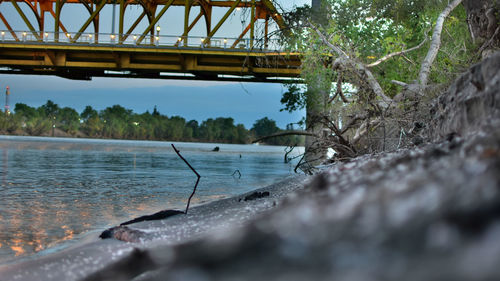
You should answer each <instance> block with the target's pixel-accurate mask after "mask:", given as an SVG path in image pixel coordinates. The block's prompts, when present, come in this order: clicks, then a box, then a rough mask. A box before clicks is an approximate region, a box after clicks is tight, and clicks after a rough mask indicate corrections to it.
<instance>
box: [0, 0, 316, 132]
mask: <svg viewBox="0 0 500 281" xmlns="http://www.w3.org/2000/svg"><path fill="white" fill-rule="evenodd" d="M278 2H279V4H280V5H281V6H282V7H283V8H284V9H285V10H290V9H292V8H293V6H295V5H296V6H301V5H303V4H309V5H310V0H280V1H278ZM9 5H10V6H9ZM67 6H68V7H67V8H66V7H65V8H63V11H62V20H61V21H62V22H63V23H65V25H66V28H68V29H69V30H70V31H71V30H74V31H77V30H78V27H79V26H81V23H80V22H78V20H79V17H81V20H82V21H84V20H85V17H83V16H79V15H81V13H82V11H81V10H78V9H77V7H78V6H76V5H73V6H70V5H67ZM78 8H80V7H78ZM9 9H12V6H11V4H10V3H4V4H0V12H2V14H4V15H6V17H9V16H10V18H8V19H7V20H8V21H9V23H10V24H11V25H12V26H13V28H14V29H15V30H26V29H27V28H26V27H25V25H24V23H22V22H19V19H17V18H16V17H15V14H16V13H15V12H13V11H11V10H9ZM65 9H67V10H65ZM214 10H215V9H214ZM9 11H10V12H9ZM111 12H112V10H111V8H109V9H108V10H103V11H102V13H103V15H102V16H101V19H102V20H106V13H107V14H108V15H110V14H111ZM140 12H141V11H140V9H138V8H136V7H135V8H134V7H132V8H130V11H129V10H127V12H126V13H130V14H129V15H130V16H131V18H134V20H135V18H136V17H133V14H134V13H136V14H137V13H140ZM224 12H225V10H220V11H214V15H213V16H214V19H213V20H212V21H213V22H215V23H216V22H217V20H216V18H217V16H221V15H222V14H223V13H224ZM168 13H170V14H168ZM182 15H183V12H182V13H180V12H179V11H177V10H175V9H169V11H168V12H167V13H166V14H165V15H164V16H163V17H162V20H160V24H161V25H162V29H161V30H162V32H164V33H165V34H168V35H177V34H178V33H179V32H180V31H182V28H183V20H179V16H182ZM196 15H197V12H196V11H192V12H191V17H195V16H196ZM109 18H111V17H109ZM229 20H230V22H229V24H227V23H225V24H224V25H223V28H221V30H220V31H219V32H220V34H224V36H226V35H228V37H229V36H230V34H235V37H237V35H239V33H241V29H242V26H243V25H245V24H244V23H242V22H241V21H242V20H243V17H242V16H241V15H234V16H232V17H230V19H229ZM200 22H202V21H200ZM215 23H213V24H215ZM141 24H142V25H145V23H141ZM247 24H248V23H247ZM198 25H199V26H198ZM46 26H47V27H52V29H51V30H53V23H51V22H50V17H47V22H46ZM141 27H143V26H141V25H139V27H138V29H139V30H140V29H141ZM100 28H101V30H100V32H110V30H106V28H108V29H111V24H109V25H105V24H103V23H101V27H100ZM0 29H1V30H5V26H4V25H3V23H1V22H0ZM203 31H204V26H203V25H201V24H197V26H196V27H195V28H194V29H193V31H192V34H193V35H197V34H196V33H200V35H203V34H202V33H203ZM219 32H218V33H217V34H219ZM181 33H182V32H181ZM162 34H163V33H162ZM217 34H216V36H217ZM6 86H9V87H10V91H11V95H10V106H11V108H12V109H13V108H14V105H15V104H16V103H25V104H27V105H29V106H33V107H38V106H40V105H43V104H45V103H46V102H47V100H52V101H53V102H55V103H57V104H58V105H59V106H60V107H72V108H74V109H76V110H77V111H78V112H81V111H82V110H83V109H84V108H85V106H87V105H90V106H92V107H93V108H95V109H97V110H102V109H104V108H106V107H109V106H113V105H115V104H119V105H121V106H123V107H125V108H127V109H132V110H133V111H134V112H135V113H143V112H145V111H147V110H148V111H149V112H152V111H153V108H154V107H155V106H156V107H157V109H158V111H159V112H160V113H161V114H164V115H167V116H174V115H178V116H181V117H184V118H185V119H186V120H191V119H195V120H198V121H203V120H206V119H207V118H217V117H232V118H234V119H235V123H237V124H238V123H241V124H244V125H245V127H247V128H251V127H252V125H253V124H254V122H255V121H256V120H258V119H260V118H263V117H269V118H270V119H273V120H275V121H276V124H277V125H278V127H281V128H285V127H286V125H287V124H289V123H294V122H298V121H300V120H301V119H302V118H303V117H304V116H305V111H299V112H294V113H292V114H290V113H288V112H280V109H281V108H283V105H282V104H281V103H280V99H281V96H282V93H283V91H284V90H285V88H284V87H283V85H281V84H274V83H273V84H270V83H235V82H210V81H208V82H207V81H182V80H154V79H133V78H129V79H125V78H93V80H92V81H75V80H68V79H64V78H59V77H52V76H33V75H6V74H0V89H5V87H6ZM1 91H2V92H3V90H1ZM0 101H1V103H0V104H2V105H3V104H4V102H3V97H2V99H0ZM2 107H3V106H2Z"/></svg>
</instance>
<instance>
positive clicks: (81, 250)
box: [0, 176, 306, 281]
mask: <svg viewBox="0 0 500 281" xmlns="http://www.w3.org/2000/svg"><path fill="white" fill-rule="evenodd" d="M305 180H306V178H305V177H304V176H296V177H291V178H288V179H286V180H284V181H282V182H279V183H276V184H273V185H271V186H268V187H265V188H262V189H259V190H256V191H252V192H249V193H246V194H242V195H240V196H235V197H232V198H229V199H222V200H219V201H214V202H211V203H208V204H204V205H199V206H195V207H192V208H190V210H189V213H188V214H187V215H177V216H174V217H170V218H168V219H166V220H161V221H151V222H141V223H136V224H132V225H130V226H129V227H130V228H131V229H134V230H139V231H142V232H144V233H147V234H148V235H147V237H145V238H144V239H141V241H140V242H137V243H126V242H122V241H118V240H116V239H106V240H101V239H99V238H98V235H99V233H94V234H93V237H88V238H87V241H85V243H84V244H81V245H75V246H73V247H71V248H70V249H67V250H64V251H61V252H58V253H55V254H50V255H47V256H44V257H40V258H38V259H36V260H30V261H25V262H21V263H17V264H10V265H4V266H0V280H1V281H4V280H80V279H82V278H85V277H88V276H91V275H92V274H94V273H96V272H98V271H99V270H102V269H103V268H106V267H107V266H111V265H112V264H113V263H114V262H117V261H121V260H123V259H126V257H127V256H129V255H130V253H134V250H135V249H140V250H146V251H147V250H151V249H154V248H158V247H173V246H174V245H177V244H179V243H186V242H188V241H192V240H195V239H196V238H199V237H202V236H205V235H208V234H212V235H217V234H221V233H226V234H227V232H228V231H230V233H236V229H237V228H239V227H241V226H242V225H244V224H245V223H247V222H248V221H249V220H250V219H252V218H255V217H257V216H259V215H262V214H264V213H265V212H267V211H268V210H270V209H272V208H274V207H275V206H277V205H279V204H281V201H282V200H283V199H284V198H285V197H286V196H287V195H290V194H292V193H293V192H297V191H299V190H300V189H301V188H302V187H303V183H304V181H305ZM254 192H269V196H265V197H262V198H255V199H253V200H249V199H251V198H248V199H247V200H245V197H247V196H248V195H252V194H253V193H254ZM103 230H104V229H103ZM138 268H140V267H138ZM115 280H119V278H118V279H115Z"/></svg>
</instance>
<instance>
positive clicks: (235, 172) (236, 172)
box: [231, 170, 241, 179]
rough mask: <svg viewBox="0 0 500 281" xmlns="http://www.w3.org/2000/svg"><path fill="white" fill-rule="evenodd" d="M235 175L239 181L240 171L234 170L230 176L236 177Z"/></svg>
mask: <svg viewBox="0 0 500 281" xmlns="http://www.w3.org/2000/svg"><path fill="white" fill-rule="evenodd" d="M236 174H238V179H241V173H240V170H234V173H233V174H232V175H231V176H232V177H234V175H236Z"/></svg>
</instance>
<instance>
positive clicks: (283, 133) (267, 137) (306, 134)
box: [252, 131, 318, 143]
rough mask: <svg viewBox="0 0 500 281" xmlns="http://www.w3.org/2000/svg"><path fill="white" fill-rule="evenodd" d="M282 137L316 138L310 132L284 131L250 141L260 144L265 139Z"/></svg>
mask: <svg viewBox="0 0 500 281" xmlns="http://www.w3.org/2000/svg"><path fill="white" fill-rule="evenodd" d="M283 136H312V137H318V136H317V135H316V134H314V133H311V132H306V131H285V132H279V133H276V134H272V135H269V136H264V137H260V138H258V139H256V140H254V141H252V143H256V142H260V141H263V140H267V139H272V138H277V137H283Z"/></svg>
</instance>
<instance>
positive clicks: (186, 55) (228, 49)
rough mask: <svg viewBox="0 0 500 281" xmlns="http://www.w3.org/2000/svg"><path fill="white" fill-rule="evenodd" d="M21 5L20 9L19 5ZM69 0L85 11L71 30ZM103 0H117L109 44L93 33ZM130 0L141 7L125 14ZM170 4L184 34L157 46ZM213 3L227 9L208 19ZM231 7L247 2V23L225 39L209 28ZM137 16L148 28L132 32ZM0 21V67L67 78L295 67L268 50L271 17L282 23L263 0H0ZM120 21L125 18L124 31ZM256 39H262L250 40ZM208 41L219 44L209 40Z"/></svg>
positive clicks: (293, 60)
mask: <svg viewBox="0 0 500 281" xmlns="http://www.w3.org/2000/svg"><path fill="white" fill-rule="evenodd" d="M5 2H7V3H11V4H12V6H13V7H14V8H15V10H16V11H17V13H18V15H19V17H20V18H21V19H22V20H23V21H24V23H25V24H26V26H27V27H28V29H29V33H31V35H32V37H34V39H33V40H26V37H27V32H23V34H22V36H21V35H19V33H16V30H15V29H13V28H12V26H11V25H10V24H9V22H8V20H7V19H6V18H5V16H4V15H3V14H2V9H1V8H2V5H1V4H2V3H5ZM20 4H23V5H27V8H26V7H24V9H23V8H22V7H21V5H20ZM70 4H71V5H82V6H83V7H84V8H85V9H86V10H87V11H88V17H87V18H86V20H85V22H84V23H83V24H82V25H81V27H80V28H79V29H78V31H76V32H75V31H74V30H73V31H70V30H68V29H67V28H66V26H65V24H64V23H63V22H62V20H61V15H62V14H63V7H65V5H70ZM106 5H119V14H118V33H117V34H116V35H117V38H118V42H116V43H113V44H109V42H105V43H103V40H101V39H100V38H99V34H100V33H99V24H100V22H101V16H102V15H101V11H102V10H103V8H104V7H105V6H106ZM129 5H135V6H137V7H141V8H142V13H141V14H140V15H139V16H137V17H136V18H127V17H126V15H125V13H126V10H127V7H128V6H129ZM173 6H180V7H184V22H183V33H182V34H180V35H179V37H178V40H177V41H176V42H175V43H173V44H171V45H168V46H161V47H159V46H158V44H157V43H158V42H155V40H158V37H157V36H158V34H157V35H156V36H155V26H156V25H157V23H158V21H159V20H160V19H161V18H162V17H164V14H165V12H166V11H167V10H168V9H169V8H170V7H173ZM193 7H199V13H198V15H197V16H196V17H195V18H194V19H193V20H192V21H191V20H190V19H191V17H190V14H191V10H192V8H193ZM214 7H223V8H227V11H226V12H225V14H224V15H223V16H222V18H220V19H219V20H218V21H217V22H216V23H215V24H214V25H212V20H213V18H212V9H213V8H214ZM238 8H243V9H250V23H249V24H248V25H247V26H246V27H245V28H244V30H243V31H242V33H241V34H240V35H239V36H238V38H236V39H235V40H234V41H233V42H232V43H229V44H228V46H226V41H227V40H226V38H224V39H222V37H221V38H218V39H217V38H216V37H215V35H216V34H217V32H218V31H219V29H220V28H221V26H222V25H223V24H224V23H225V22H226V20H227V19H228V17H229V16H230V15H231V14H232V13H233V11H234V10H235V9H238ZM113 11H114V10H113ZM26 12H31V13H33V14H34V17H31V20H33V18H34V19H35V21H36V23H32V22H31V21H30V18H29V17H28V16H26V14H25V13H26ZM47 13H48V14H49V16H52V17H53V19H54V28H53V30H52V31H49V30H47V27H46V26H45V19H46V18H45V16H46V14H47ZM144 18H146V19H147V28H146V29H144V30H142V31H141V32H139V33H135V31H136V30H137V29H138V26H139V24H140V23H141V22H143V19H144ZM201 18H204V20H205V25H206V34H205V36H203V37H202V39H201V44H200V41H198V47H196V48H193V47H192V45H188V38H189V39H190V40H192V39H193V36H191V35H190V32H191V30H192V29H193V27H194V26H195V25H196V24H197V23H198V22H199V21H200V19H201ZM0 20H1V21H2V22H3V23H4V25H5V27H6V28H7V29H8V30H7V32H9V33H10V34H11V35H12V40H7V41H5V40H4V32H2V35H1V36H2V39H1V42H0V73H11V74H39V75H58V76H61V77H65V78H69V79H90V78H91V77H132V78H163V79H196V80H225V81H264V82H283V81H285V80H286V79H296V78H297V77H298V76H299V74H300V56H299V55H298V54H290V53H284V52H278V51H276V52H272V51H269V50H268V48H267V46H268V41H269V38H268V25H269V21H270V20H274V21H275V22H276V23H277V24H278V26H279V27H280V28H284V23H283V19H282V18H281V16H280V15H279V14H278V13H277V10H276V8H275V7H274V6H273V4H272V3H271V2H270V0H250V1H242V0H233V1H212V0H0ZM258 20H264V23H265V34H264V38H263V39H261V38H255V24H256V22H257V21H258ZM113 22H114V21H113ZM126 23H131V25H130V26H129V28H128V30H127V31H125V25H126ZM143 24H144V23H143ZM90 25H93V32H89V31H88V29H89V27H90ZM113 29H114V27H113ZM48 32H51V34H53V41H51V42H49V41H48V40H46V39H47V36H48ZM61 32H62V33H63V34H64V36H62V37H61V36H60V33H61ZM248 32H250V35H249V38H247V39H245V40H246V41H245V42H248V45H246V43H245V46H249V47H250V48H249V49H241V44H240V42H241V41H242V40H243V38H244V37H245V36H246V35H247V34H248ZM158 33H159V31H158ZM116 35H114V33H113V34H112V35H111V38H113V40H114V38H115V37H114V36H116ZM83 36H87V37H86V40H87V41H84V42H82V37H83ZM101 36H102V34H101ZM130 37H134V44H133V45H131V44H130V42H129V41H127V40H130ZM155 38H156V39H155ZM145 39H146V40H145ZM147 39H149V40H150V42H148V40H147ZM221 40H223V41H224V47H223V48H222V47H221V46H220V44H221ZM256 40H259V42H264V43H263V44H262V43H261V45H260V46H256V45H255V44H254V41H256ZM143 41H144V42H143ZM214 41H215V42H218V44H219V45H218V46H216V47H214V46H212V45H211V44H213V42H214ZM82 43H85V44H82ZM127 43H128V44H127ZM155 43H156V44H155ZM259 47H260V50H259ZM1 67H3V69H2V68H1Z"/></svg>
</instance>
